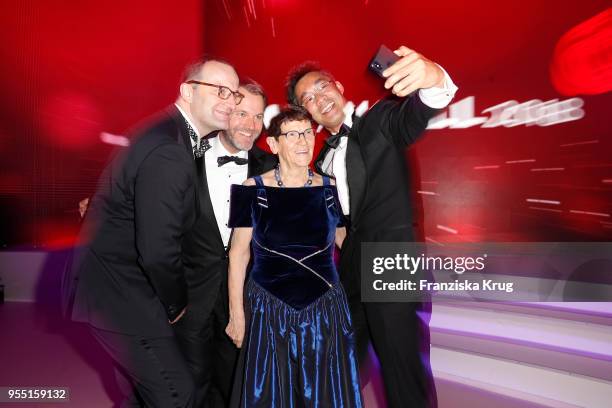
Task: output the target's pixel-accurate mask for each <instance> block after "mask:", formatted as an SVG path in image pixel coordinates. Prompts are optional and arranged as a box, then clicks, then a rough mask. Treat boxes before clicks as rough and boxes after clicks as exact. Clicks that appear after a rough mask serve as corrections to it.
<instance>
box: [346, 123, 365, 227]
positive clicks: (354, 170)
mask: <svg viewBox="0 0 612 408" xmlns="http://www.w3.org/2000/svg"><path fill="white" fill-rule="evenodd" d="M346 149H347V150H346V181H347V184H348V190H349V201H350V207H351V211H350V217H351V223H352V225H356V220H357V219H358V217H359V212H360V211H361V204H362V202H363V198H364V194H365V188H366V170H365V164H364V161H363V157H362V156H361V145H360V141H359V123H358V121H356V119H355V122H353V128H352V129H351V132H350V133H349V136H348V143H347V146H346Z"/></svg>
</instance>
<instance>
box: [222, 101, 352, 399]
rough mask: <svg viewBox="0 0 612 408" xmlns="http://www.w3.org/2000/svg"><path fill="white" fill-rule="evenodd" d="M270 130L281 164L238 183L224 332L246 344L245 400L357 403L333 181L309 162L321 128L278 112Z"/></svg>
mask: <svg viewBox="0 0 612 408" xmlns="http://www.w3.org/2000/svg"><path fill="white" fill-rule="evenodd" d="M268 134H269V135H270V137H268V140H267V141H268V144H269V146H270V149H271V150H272V152H273V153H275V154H277V155H278V159H279V165H278V166H277V167H276V168H275V169H274V170H272V171H269V172H267V173H264V174H262V175H261V176H257V177H255V178H253V179H248V180H247V181H246V182H245V183H244V185H242V186H239V185H234V186H232V198H231V209H230V226H231V227H233V228H234V232H233V236H232V243H231V250H230V264H229V304H230V322H229V324H228V326H227V329H226V332H227V334H228V335H229V336H230V337H231V338H232V340H233V341H234V343H235V344H236V345H237V346H238V347H243V350H242V353H241V361H242V369H243V371H242V372H241V373H238V374H237V377H238V378H237V381H238V383H237V386H236V387H235V391H236V396H239V406H241V407H249V408H250V407H266V408H268V407H275V408H283V407H351V408H353V407H361V397H360V394H359V379H358V369H357V363H356V359H355V352H354V340H353V329H352V326H351V321H350V317H349V310H348V306H347V302H346V297H345V294H344V290H343V289H342V286H341V284H340V282H339V278H338V273H337V271H336V268H335V265H334V262H333V252H334V242H335V243H336V244H338V246H340V245H341V244H342V241H343V239H344V236H345V229H344V227H343V226H342V222H341V210H340V206H339V202H338V196H337V191H336V187H335V185H334V183H333V181H332V180H330V179H329V178H328V177H325V176H320V175H318V174H315V173H313V172H312V170H310V168H309V167H308V165H309V163H310V161H311V159H312V155H313V147H314V141H315V133H314V131H313V129H312V124H311V122H310V120H309V117H308V116H307V113H305V112H303V111H301V110H297V109H293V108H286V109H284V110H282V111H281V112H280V113H279V114H278V115H277V116H276V117H275V118H274V119H272V122H271V124H270V128H269V131H268ZM251 249H252V251H253V257H254V259H253V262H252V265H251V268H250V273H249V278H248V280H247V282H246V285H245V276H246V271H247V266H248V265H249V261H250V257H251ZM245 287H246V296H244V299H245V301H246V307H245V305H244V304H243V288H245ZM245 309H246V310H245ZM245 332H246V333H245Z"/></svg>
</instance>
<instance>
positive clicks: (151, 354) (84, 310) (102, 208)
mask: <svg viewBox="0 0 612 408" xmlns="http://www.w3.org/2000/svg"><path fill="white" fill-rule="evenodd" d="M196 81H197V82H196ZM243 97H244V95H243V94H242V93H240V92H238V76H237V74H236V72H235V70H234V68H233V67H232V66H231V65H229V64H227V63H225V62H222V61H218V60H209V61H203V62H200V63H198V64H196V65H194V66H192V67H191V68H190V69H188V70H187V72H186V76H185V78H184V80H183V83H182V84H181V86H180V96H179V98H178V100H177V102H176V106H172V107H171V108H169V109H167V110H166V111H165V112H162V114H160V115H159V117H158V118H157V119H156V120H155V121H154V122H153V123H151V124H150V125H148V126H147V127H146V128H144V129H142V130H141V131H140V132H138V134H137V135H136V136H137V137H136V138H134V139H133V143H132V144H131V146H130V147H129V148H128V149H126V150H125V151H124V152H122V154H121V155H120V156H119V157H117V158H116V159H115V160H114V161H113V162H112V163H111V165H110V166H109V167H107V169H106V170H105V171H104V173H103V176H102V178H101V180H100V184H99V186H98V191H97V192H96V194H95V195H94V197H93V198H92V200H91V203H90V205H89V208H88V211H87V213H86V215H85V219H84V222H83V228H82V231H81V236H80V243H81V245H79V246H78V247H77V248H76V249H75V250H76V252H75V258H74V262H73V268H72V271H73V273H72V275H71V276H73V277H75V278H74V279H69V281H68V282H67V283H68V285H67V287H66V289H68V290H66V291H64V295H65V297H64V299H65V301H66V302H67V303H66V304H67V306H70V304H71V303H72V310H71V316H72V319H73V320H75V321H81V322H86V323H88V324H89V326H90V329H91V332H92V333H93V335H94V337H95V338H96V339H97V340H98V342H99V343H100V344H101V345H102V347H103V348H104V349H105V350H106V351H107V352H108V353H109V354H110V355H111V357H112V358H113V359H114V361H115V362H116V366H117V369H116V373H117V379H118V380H119V383H120V384H119V385H120V388H121V389H122V391H123V392H124V393H125V394H126V397H127V398H126V401H125V402H124V403H123V404H122V406H142V405H145V406H148V407H164V408H165V407H191V406H193V405H194V401H195V398H196V396H197V394H196V393H195V388H194V379H193V374H192V372H191V370H190V367H189V365H188V364H187V363H186V361H185V357H184V354H185V350H184V349H182V348H181V347H180V344H179V342H177V339H176V338H175V332H174V330H173V326H176V325H177V324H180V323H181V321H182V320H183V319H186V318H187V317H188V316H189V315H190V314H191V313H192V312H191V309H192V308H193V307H192V304H197V303H196V299H194V298H193V294H192V292H193V290H192V287H191V285H192V279H193V277H194V275H195V274H197V273H199V272H201V271H200V270H199V269H197V268H198V266H197V265H193V264H190V263H189V258H188V255H189V253H188V251H187V248H186V245H185V240H186V239H187V237H189V236H190V233H191V231H192V228H194V227H199V226H200V225H199V220H200V219H201V217H199V214H200V213H202V211H203V210H204V211H205V210H206V208H207V203H203V202H202V200H201V194H200V190H201V189H202V187H203V185H202V184H203V183H202V181H201V177H200V175H201V171H202V166H203V164H204V163H203V155H204V153H205V152H206V150H207V149H208V148H209V146H210V144H209V142H208V141H207V140H206V139H205V137H204V136H206V135H208V134H210V133H211V132H213V131H216V130H219V129H227V127H228V122H229V118H230V115H231V114H232V112H233V111H234V109H235V107H236V105H237V104H238V103H240V102H241V100H242V98H243ZM194 158H195V161H194ZM196 220H198V221H196ZM201 249H202V248H201V247H200V248H194V249H193V250H198V251H199V250H201ZM217 290H218V288H217ZM194 312H195V313H198V311H197V310H194ZM134 389H135V390H136V391H137V392H136V393H134V392H133V390H134Z"/></svg>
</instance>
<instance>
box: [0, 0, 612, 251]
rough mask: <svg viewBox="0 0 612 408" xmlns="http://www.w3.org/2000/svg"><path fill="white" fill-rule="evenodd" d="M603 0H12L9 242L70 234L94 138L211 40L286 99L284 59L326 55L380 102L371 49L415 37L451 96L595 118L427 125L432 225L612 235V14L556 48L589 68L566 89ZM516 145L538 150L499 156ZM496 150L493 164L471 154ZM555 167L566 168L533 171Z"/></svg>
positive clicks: (359, 94) (133, 116)
mask: <svg viewBox="0 0 612 408" xmlns="http://www.w3.org/2000/svg"><path fill="white" fill-rule="evenodd" d="M607 5H608V2H606V1H588V2H577V1H575V2H564V3H559V2H554V1H534V2H529V3H527V2H487V1H480V0H471V1H462V2H455V1H441V2H436V3H435V6H434V5H433V2H418V3H417V2H411V1H401V0H393V1H375V0H369V1H348V0H343V1H333V2H329V1H323V0H311V1H307V2H306V1H298V0H274V1H273V0H266V1H262V0H252V1H245V0H241V1H237V0H236V1H231V0H209V1H204V2H199V1H193V0H185V1H181V2H168V1H157V2H145V1H141V0H136V1H130V2H118V1H109V2H104V3H101V2H93V1H85V2H84V1H44V2H43V1H31V0H27V1H17V0H9V1H5V2H3V12H2V13H1V15H0V38H1V43H0V44H1V45H0V58H1V60H2V72H1V73H0V86H1V87H2V90H3V92H2V93H0V118H1V119H2V120H1V124H0V154H1V155H2V169H3V170H2V174H1V176H0V210H1V216H2V224H3V228H2V234H1V235H0V243H1V244H2V245H5V246H20V245H26V246H30V245H34V246H40V245H61V244H64V243H67V242H69V240H70V238H71V237H72V235H73V234H74V231H75V230H76V229H77V228H78V216H77V212H76V203H77V202H78V200H79V199H81V198H82V197H85V196H87V195H89V194H91V193H92V189H93V185H94V183H95V181H96V178H97V176H98V174H99V172H100V170H101V168H102V167H103V165H104V163H105V162H106V160H107V159H108V157H109V155H110V152H111V150H112V149H111V147H110V146H109V145H106V144H104V143H102V142H101V141H100V137H99V135H100V132H108V133H112V134H125V132H126V131H127V129H128V128H129V127H130V126H131V125H133V124H134V123H136V122H137V121H139V120H141V119H143V118H145V117H146V116H147V115H149V114H151V113H153V112H155V111H156V110H159V109H160V108H162V107H164V106H165V105H167V104H169V103H171V102H172V101H173V100H174V98H175V97H176V93H177V89H178V80H179V78H180V73H181V71H182V68H183V66H184V65H185V64H187V63H188V62H190V61H192V60H194V59H196V58H197V57H198V56H200V55H201V54H202V53H203V52H207V53H210V54H213V55H217V56H220V57H223V58H226V59H228V60H230V61H231V62H233V63H234V64H235V66H236V67H237V69H238V71H239V72H240V73H241V74H243V75H248V76H251V77H253V78H254V79H256V80H257V81H259V82H260V83H261V84H262V85H263V86H264V87H265V88H266V90H267V91H268V93H269V96H270V100H271V103H284V88H283V80H284V77H285V75H286V73H287V71H288V69H289V68H290V67H291V66H293V65H294V64H297V63H299V62H302V61H303V60H306V59H314V60H319V61H320V62H321V63H322V64H323V65H324V66H325V67H327V68H328V69H329V70H331V71H332V72H333V73H334V74H335V75H336V77H337V79H338V80H340V81H341V82H342V83H343V84H344V85H345V88H346V95H347V98H348V99H349V100H351V101H353V102H355V103H356V104H359V103H360V102H361V101H362V100H369V101H370V104H372V103H373V102H374V101H375V100H376V99H377V98H379V97H380V96H381V95H383V94H384V93H383V90H382V88H381V85H380V81H378V80H377V79H376V78H375V77H373V76H372V75H371V74H369V73H368V72H367V70H366V66H367V63H368V61H369V59H370V57H371V56H372V55H373V54H374V52H375V51H376V49H377V48H378V46H379V45H380V44H383V43H384V44H386V45H388V46H390V47H397V46H399V45H406V46H408V47H411V48H414V49H415V50H417V51H419V52H421V53H422V54H424V55H425V56H427V57H429V58H431V59H432V60H434V61H436V62H438V63H440V64H441V65H442V66H443V67H444V68H445V69H446V70H447V71H448V72H449V73H450V74H451V76H452V78H453V79H454V81H455V82H456V83H457V85H458V86H459V88H460V90H459V93H458V94H457V97H456V99H455V100H456V101H457V100H460V99H463V98H465V97H468V96H474V97H475V101H476V116H486V115H481V114H480V112H481V111H482V110H483V109H485V108H487V107H490V106H493V105H496V104H498V103H501V102H505V101H508V100H517V101H519V102H524V101H527V100H530V99H540V100H542V101H547V100H550V99H555V98H558V99H561V100H563V99H567V98H569V97H572V96H579V97H581V98H582V99H583V100H584V107H583V109H584V111H585V116H584V118H582V119H580V120H578V121H573V122H568V123H563V124H558V125H554V126H549V127H540V126H530V127H527V126H517V127H512V128H505V127H496V128H490V129H486V128H481V127H480V126H475V127H471V128H467V129H441V130H430V131H428V132H427V134H426V137H425V138H424V139H423V140H422V141H420V142H419V143H418V144H417V145H416V146H415V148H414V149H412V151H411V152H410V156H411V159H412V165H411V168H412V169H413V171H414V172H415V173H414V174H415V176H416V178H417V179H418V181H419V183H418V185H417V186H416V189H417V190H421V191H428V192H431V193H435V194H437V195H429V194H426V195H423V194H418V195H417V200H418V201H420V202H421V203H422V206H423V214H422V216H423V218H424V232H425V236H426V237H428V238H429V239H433V240H450V239H452V240H461V241H476V240H498V241H505V240H558V241H563V240H586V241H588V240H609V239H610V238H612V219H611V217H610V216H609V215H610V214H612V183H610V182H607V181H606V180H610V179H612V153H611V152H612V141H611V136H610V123H611V119H610V106H611V103H612V97H611V94H610V92H609V91H610V88H611V83H610V81H609V77H610V70H611V68H610V67H611V66H612V64H611V61H610V55H612V54H610V47H612V45H611V43H610V40H609V39H610V38H612V37H611V36H610V35H607V36H606V35H602V34H601V33H602V32H603V33H604V34H605V33H606V32H607V33H609V32H610V26H611V23H610V20H611V18H609V17H608V18H607V20H606V18H603V23H600V24H599V26H598V27H596V28H593V29H592V30H590V31H589V30H586V31H585V32H584V33H583V34H581V36H580V38H579V39H580V41H583V43H580V42H579V43H578V45H577V46H576V47H574V48H572V49H571V51H572V52H569V53H568V55H570V57H567V58H565V59H563V58H561V62H557V60H555V67H558V66H559V64H565V65H563V67H569V68H568V69H566V70H562V72H565V73H567V72H569V74H568V75H570V76H571V78H572V80H573V81H574V82H576V83H577V84H578V85H576V83H574V84H573V86H572V87H568V88H563V89H561V88H560V89H561V91H563V92H564V93H565V94H561V93H560V91H559V90H557V88H555V87H554V86H553V82H552V81H551V75H550V72H551V63H553V55H555V54H554V52H555V47H556V45H557V44H558V42H559V41H560V39H561V38H562V37H563V36H564V34H566V33H567V32H568V31H570V30H571V29H572V28H573V27H575V26H577V25H579V24H581V23H583V22H585V21H587V20H589V19H591V18H592V17H594V16H596V15H597V14H599V13H602V12H604V11H605V10H606V6H607ZM607 15H608V16H609V15H610V11H609V10H608V14H607ZM606 30H607V31H606ZM583 44H586V45H583ZM576 50H577V51H576ZM583 50H585V52H584V53H583V54H585V53H586V54H585V55H581V52H582V51H583ZM587 51H588V52H587ZM561 57H563V55H562V56H561ZM555 58H560V57H559V56H558V55H557V57H555ZM553 72H556V71H555V70H553ZM594 83H595V84H596V85H598V87H595V88H597V89H596V90H595V91H593V89H594V88H593V86H592V85H593V84H594ZM582 85H583V86H582ZM567 89H569V92H568V90H567ZM583 92H584V93H588V94H581V93H583ZM593 93H594V94H593ZM593 140H596V142H592V143H588V144H579V145H571V144H573V143H580V142H584V141H593ZM568 144H570V146H562V145H568ZM521 159H535V160H536V162H531V163H521V164H506V163H505V162H506V161H511V160H521ZM490 165H498V166H499V167H497V168H490V169H481V170H479V169H475V167H479V166H490ZM551 167H552V168H563V169H564V170H562V171H535V172H534V171H531V169H533V168H551ZM527 199H542V200H553V201H559V202H560V204H559V205H550V204H533V203H530V202H527V201H526V200H527ZM530 207H538V208H539V209H533V208H530ZM572 211H574V212H572ZM575 211H583V212H591V213H597V214H599V215H593V214H584V213H576V212H575ZM605 214H608V216H605ZM438 225H440V226H443V227H447V228H446V229H440V228H438ZM448 228H450V229H451V230H454V231H455V232H456V233H451V232H448Z"/></svg>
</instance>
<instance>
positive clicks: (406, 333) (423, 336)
mask: <svg viewBox="0 0 612 408" xmlns="http://www.w3.org/2000/svg"><path fill="white" fill-rule="evenodd" d="M423 305H426V304H418V303H362V302H361V299H359V298H353V299H349V307H350V309H351V318H352V319H353V327H354V329H355V335H356V340H357V355H358V358H359V362H360V364H361V365H362V366H363V365H364V364H363V363H364V362H365V359H366V358H367V356H368V346H369V344H370V342H371V344H372V346H373V347H374V351H375V352H376V355H377V357H378V360H379V362H380V368H381V371H382V377H383V381H384V386H385V394H386V397H387V406H388V407H389V408H421V407H423V408H435V407H437V397H436V390H435V384H434V381H433V375H432V372H431V368H430V366H429V349H430V346H429V344H430V341H429V328H428V326H427V322H423V321H422V320H421V318H420V317H419V314H417V310H418V309H420V308H422V307H423Z"/></svg>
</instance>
